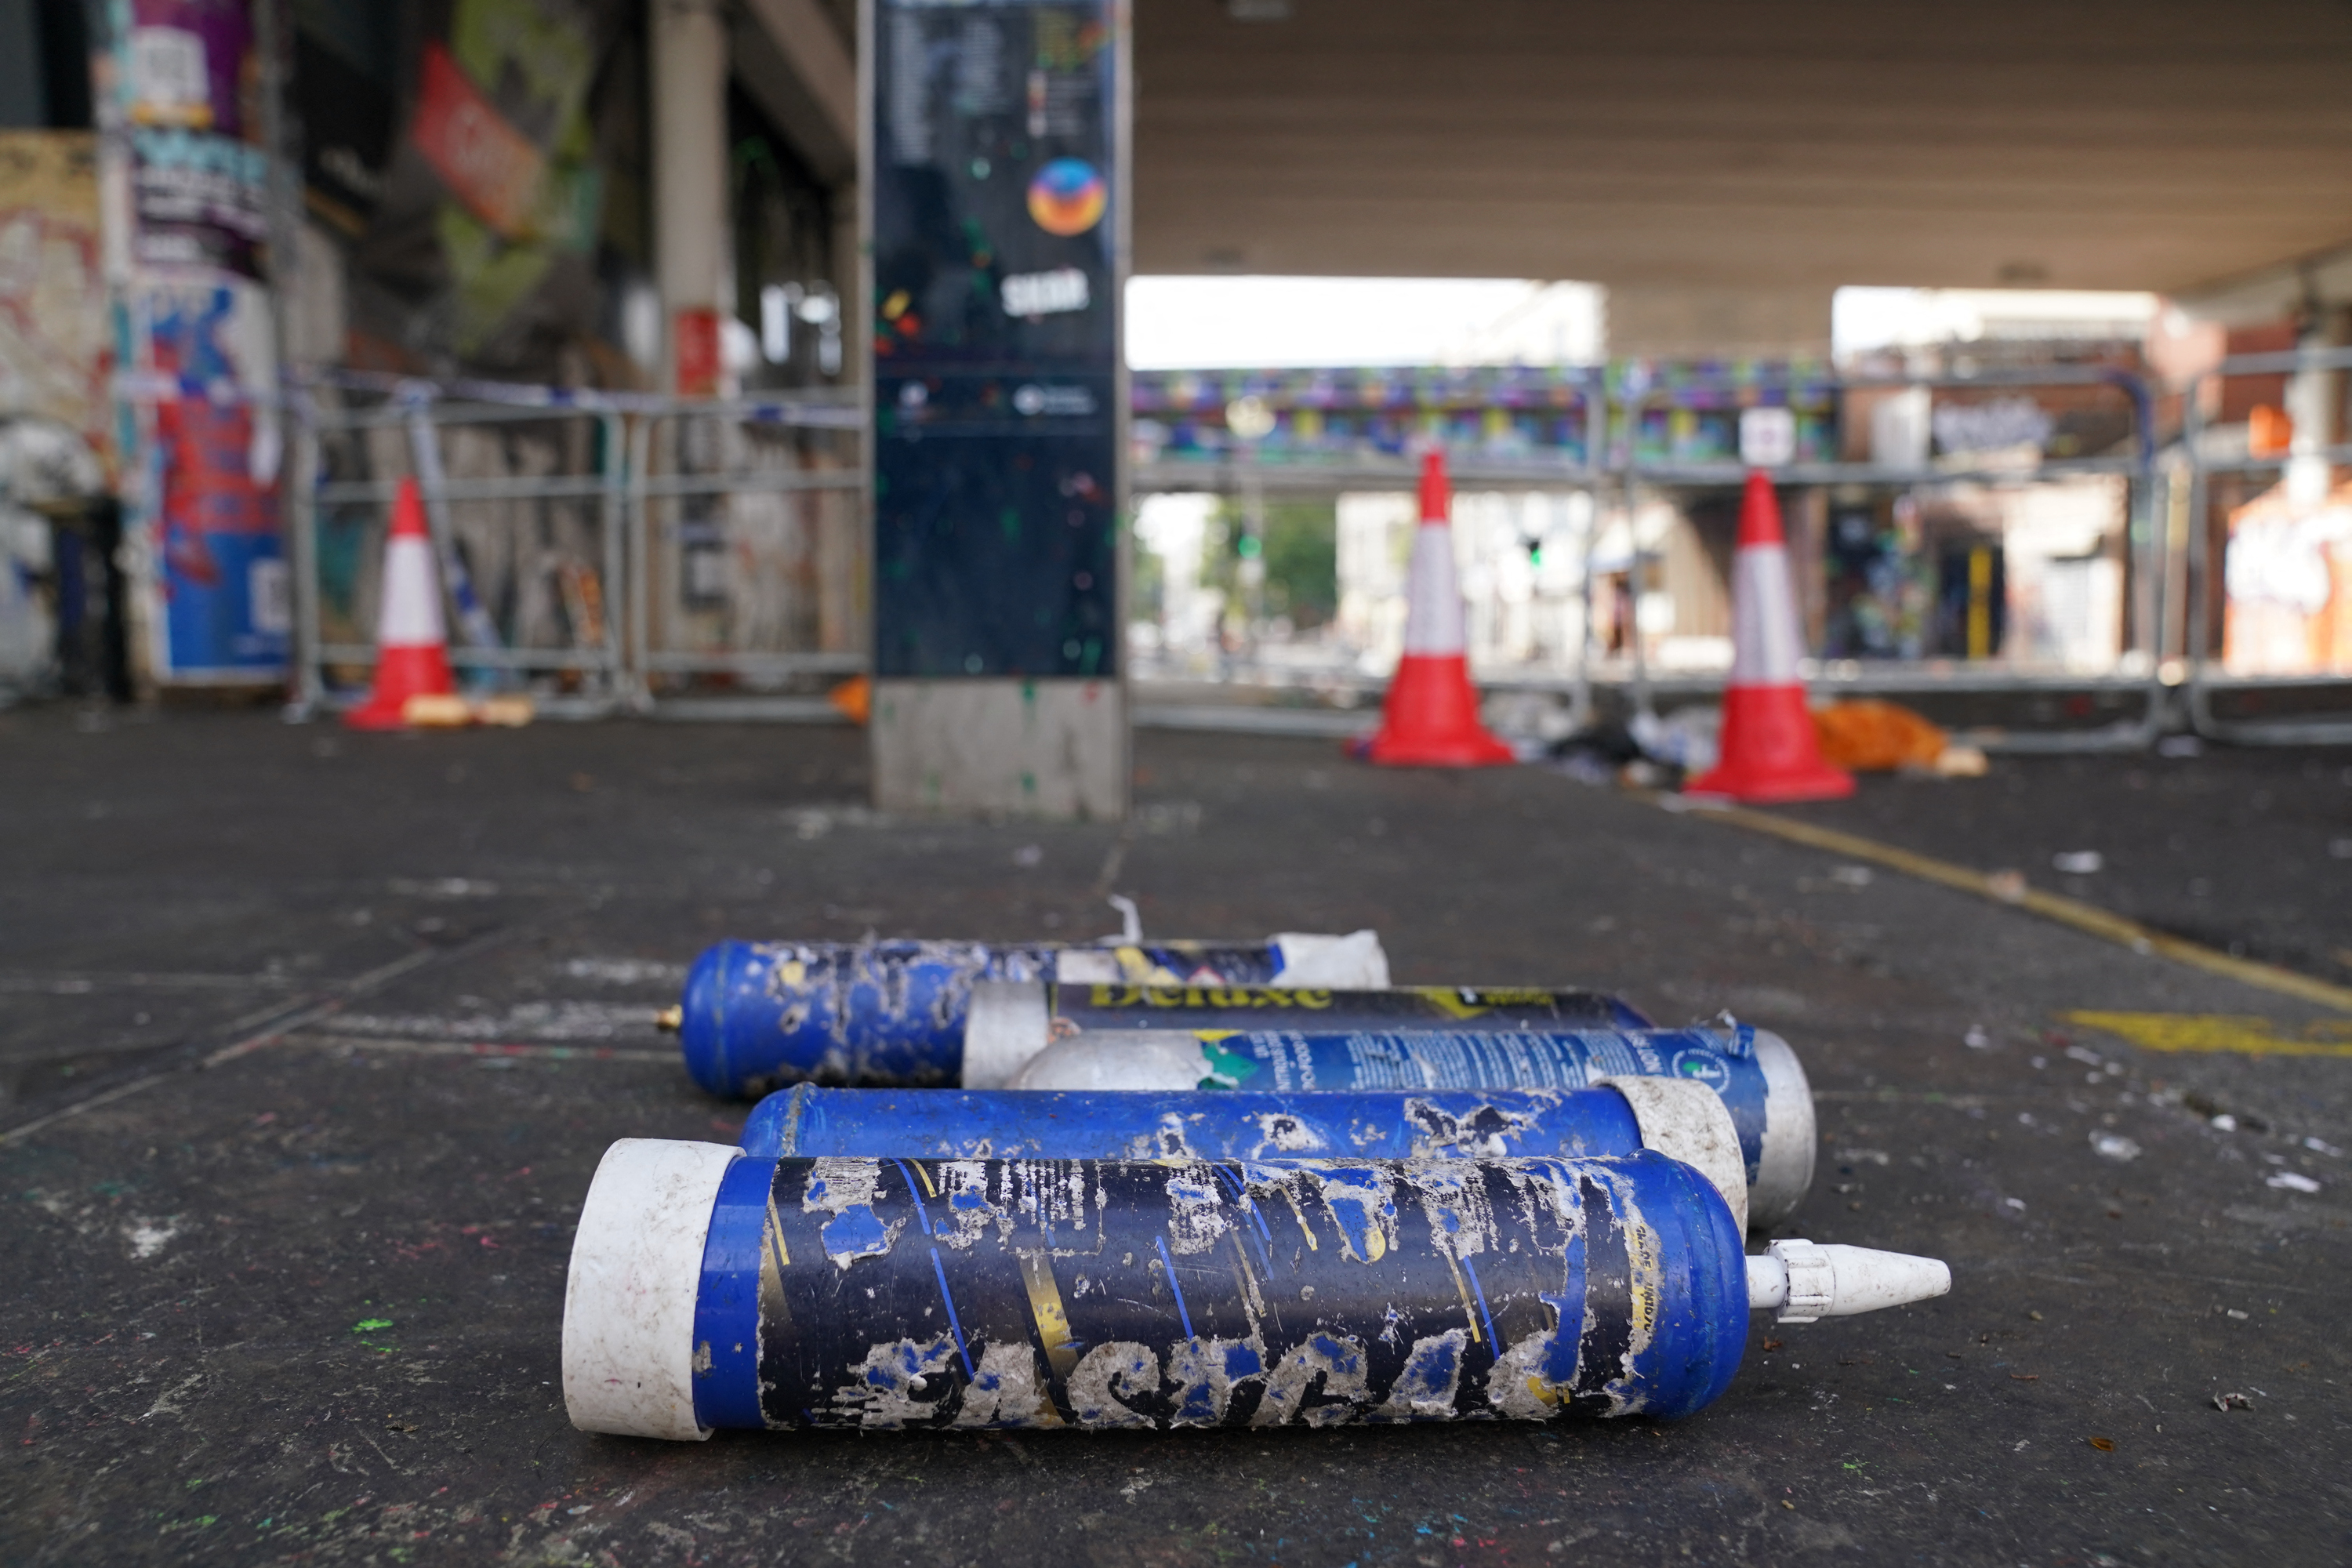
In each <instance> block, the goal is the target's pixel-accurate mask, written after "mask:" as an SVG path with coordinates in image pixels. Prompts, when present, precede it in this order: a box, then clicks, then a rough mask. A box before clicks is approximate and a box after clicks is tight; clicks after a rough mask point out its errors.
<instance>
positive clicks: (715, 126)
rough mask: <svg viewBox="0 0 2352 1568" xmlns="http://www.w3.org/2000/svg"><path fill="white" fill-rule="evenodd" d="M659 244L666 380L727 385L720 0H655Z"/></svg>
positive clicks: (704, 389) (699, 391) (705, 386)
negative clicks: (722, 340) (723, 370)
mask: <svg viewBox="0 0 2352 1568" xmlns="http://www.w3.org/2000/svg"><path fill="white" fill-rule="evenodd" d="M650 7H651V9H650V14H649V16H648V17H647V30H648V32H649V33H650V34H651V36H652V39H653V99H654V116H653V118H654V125H653V132H654V148H653V152H654V169H653V184H654V189H653V197H654V247H655V275H656V279H657V280H658V282H659V285H660V289H661V301H662V322H663V331H662V341H663V354H662V365H663V377H662V379H663V385H664V387H665V389H666V390H668V391H672V392H678V393H684V394H687V395H692V396H707V395H710V394H712V393H715V392H716V391H718V389H719V374H720V364H719V322H720V321H722V320H724V319H725V317H726V316H727V315H728V314H730V313H731V311H732V301H731V300H730V299H729V298H728V285H729V273H730V258H731V257H732V255H733V247H732V245H731V244H730V238H729V234H728V223H727V21H726V17H725V16H724V14H723V13H722V11H721V9H720V6H719V0H650Z"/></svg>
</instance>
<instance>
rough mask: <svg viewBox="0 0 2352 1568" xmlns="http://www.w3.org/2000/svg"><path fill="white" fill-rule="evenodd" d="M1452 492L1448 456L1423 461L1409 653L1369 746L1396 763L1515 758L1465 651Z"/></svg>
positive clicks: (1380, 758)
mask: <svg viewBox="0 0 2352 1568" xmlns="http://www.w3.org/2000/svg"><path fill="white" fill-rule="evenodd" d="M1453 502H1454V497H1453V492H1452V490H1451V489H1450V488H1449V487H1448V486H1447V484H1446V482H1445V457H1444V454H1443V453H1440V452H1432V453H1430V454H1429V455H1428V456H1427V457H1425V458H1423V459H1422V460H1421V526H1420V527H1419V528H1417V529H1415V530H1414V531H1413V538H1412V567H1411V569H1410V574H1409V575H1408V576H1407V577H1406V579H1405V612H1404V658H1402V659H1401V660H1400V661H1399V662H1398V664H1397V672H1396V679H1394V680H1392V681H1391V682H1390V683H1389V698H1388V703H1387V705H1386V707H1385V708H1384V710H1382V712H1381V732H1380V733H1379V734H1377V735H1375V736H1373V737H1372V739H1371V742H1370V744H1369V745H1368V746H1366V747H1365V748H1364V755H1366V756H1367V757H1370V759H1371V760H1372V761H1373V762H1376V763H1388V764H1389V765H1391V766H1392V767H1434V768H1476V767H1486V766H1490V765H1492V764H1494V763H1508V762H1514V761H1516V760H1517V759H1516V758H1514V757H1513V756H1512V754H1511V748H1510V747H1508V746H1507V745H1505V744H1503V742H1500V741H1498V740H1496V739H1495V737H1494V736H1492V735H1490V734H1488V733H1487V732H1486V726H1485V725H1483V724H1481V723H1479V722H1478V693H1477V692H1476V691H1475V690H1474V689H1472V688H1471V685H1470V664H1469V660H1468V659H1467V658H1465V657H1464V654H1463V651H1462V590H1461V589H1460V588H1458V587H1456V586H1455V585H1454V530H1453V528H1452V527H1451V525H1449V524H1448V523H1447V521H1446V516H1447V514H1448V513H1449V512H1451V511H1452V510H1453Z"/></svg>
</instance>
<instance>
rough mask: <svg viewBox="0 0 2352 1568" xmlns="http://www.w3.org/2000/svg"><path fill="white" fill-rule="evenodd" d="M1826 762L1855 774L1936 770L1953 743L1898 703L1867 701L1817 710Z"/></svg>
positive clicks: (1815, 716) (1816, 725) (1816, 724)
mask: <svg viewBox="0 0 2352 1568" xmlns="http://www.w3.org/2000/svg"><path fill="white" fill-rule="evenodd" d="M1813 733H1814V734H1815V735H1816V736H1818V737H1819V738H1820V740H1821V744H1822V761H1823V762H1825V763H1829V764H1830V765H1831V766H1832V767H1840V768H1847V769H1850V770H1852V771H1853V772H1855V773H1886V772H1889V771H1891V770H1893V769H1895V768H1906V767H1907V768H1933V767H1935V766H1936V763H1937V759H1938V758H1940V757H1941V756H1943V754H1944V748H1945V746H1946V745H1947V744H1948V742H1949V740H1950V737H1949V736H1948V735H1946V734H1945V732H1944V731H1942V730H1941V729H1939V728H1937V726H1936V725H1934V724H1930V723H1929V722H1928V721H1927V720H1925V719H1923V718H1921V717H1920V716H1919V715H1918V714H1916V713H1914V712H1913V711H1911V710H1909V709H1908V708H1905V707H1903V706H1901V705H1899V704H1897V703H1893V702H1881V701H1877V700H1871V699H1864V700H1857V701H1850V702H1832V703H1831V704H1830V705H1829V706H1827V707H1826V708H1816V709H1814V710H1813Z"/></svg>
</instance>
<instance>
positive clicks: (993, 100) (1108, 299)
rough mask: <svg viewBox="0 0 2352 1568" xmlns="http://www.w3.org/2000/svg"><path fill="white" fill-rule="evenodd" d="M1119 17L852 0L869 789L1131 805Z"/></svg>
mask: <svg viewBox="0 0 2352 1568" xmlns="http://www.w3.org/2000/svg"><path fill="white" fill-rule="evenodd" d="M1127 26H1128V18H1127V11H1126V7H1125V5H1123V4H1122V3H1120V0H1006V3H1003V4H997V5H986V6H961V5H955V6H949V5H937V4H931V3H927V0H867V5H866V16H865V18H864V26H862V27H861V28H860V33H859V47H860V49H861V51H862V57H861V61H860V65H861V77H862V79H863V81H864V84H865V89H866V92H865V113H864V116H863V127H864V143H865V144H864V147H863V149H862V159H863V171H862V173H863V177H862V179H861V182H860V186H861V190H862V191H863V192H864V193H866V204H867V205H866V235H867V237H868V238H869V242H870V245H869V255H870V257H871V272H870V278H869V281H870V289H869V290H868V294H867V298H866V310H865V343H866V350H867V352H868V353H870V355H871V357H872V371H873V374H872V377H871V379H870V382H869V384H870V386H871V387H872V389H873V403H872V441H871V451H872V454H873V456H872V464H873V483H874V491H873V494H874V509H875V510H874V567H875V587H874V623H875V647H874V671H875V693H874V704H873V721H872V732H873V747H874V777H875V794H876V796H877V804H878V805H880V806H881V807H882V808H883V809H885V810H890V811H900V812H945V813H975V812H985V813H999V812H1007V813H1013V814H1018V815H1026V816H1050V817H1063V818H1093V819H1102V818H1110V817H1118V816H1123V815H1125V812H1126V809H1127V782H1128V761H1127V758H1128V704H1127V691H1126V686H1125V680H1124V669H1125V661H1124V659H1123V658H1122V657H1121V651H1122V650H1121V646H1120V639H1121V636H1122V626H1123V621H1124V617H1123V616H1122V614H1121V598H1120V579H1121V571H1120V554H1121V528H1122V519H1123V516H1124V513H1125V510H1126V495H1125V485H1124V481H1123V479H1122V475H1123V472H1124V469H1125V466H1126V464H1125V457H1126V452H1125V427H1126V419H1125V413H1126V405H1127V395H1126V375H1125V370H1124V368H1123V365H1122V363H1121V355H1120V344H1119V322H1120V289H1121V285H1122V283H1123V281H1124V279H1125V277H1126V271H1127V265H1126V256H1127V246H1126V241H1125V236H1126V233H1127V207H1128V195H1127V186H1126V181H1125V178H1124V171H1125V158H1126V153H1125V147H1126V142H1127V125H1128V119H1129V116H1128V112H1127V96H1126V94H1127V89H1126V83H1127V64H1126V61H1127V47H1128V41H1127V40H1128V35H1127Z"/></svg>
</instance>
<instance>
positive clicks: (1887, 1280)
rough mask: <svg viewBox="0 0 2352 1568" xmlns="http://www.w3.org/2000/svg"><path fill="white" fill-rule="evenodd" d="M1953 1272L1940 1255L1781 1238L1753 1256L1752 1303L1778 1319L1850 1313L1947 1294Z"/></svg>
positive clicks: (1796, 1320) (1750, 1273)
mask: <svg viewBox="0 0 2352 1568" xmlns="http://www.w3.org/2000/svg"><path fill="white" fill-rule="evenodd" d="M1951 1289H1952V1271H1951V1269H1950V1268H1948V1266H1947V1265H1946V1264H1945V1263H1944V1262H1943V1260H1942V1259H1940V1258H1914V1257H1912V1256H1911V1255H1910V1254H1909V1253H1906V1252H1880V1251H1878V1250H1877V1249H1876V1248H1874V1247H1835V1246H1831V1247H1816V1246H1814V1245H1813V1244H1812V1243H1811V1242H1810V1241H1776V1242H1774V1243H1773V1244H1772V1245H1771V1246H1770V1247H1767V1248H1766V1249H1765V1250H1764V1252H1763V1254H1762V1255H1761V1256H1760V1257H1756V1258H1749V1259H1748V1310H1750V1311H1755V1312H1760V1311H1765V1310H1769V1311H1771V1313H1772V1314H1773V1320H1772V1321H1775V1322H1779V1323H1810V1322H1811V1321H1814V1320H1815V1319H1817V1318H1851V1317H1853V1315H1854V1314H1855V1313H1857V1312H1875V1311H1877V1310H1879V1309H1881V1308H1882V1307H1900V1306H1902V1305H1904V1304H1905V1303H1906V1302H1909V1301H1926V1300H1931V1299H1933V1298H1935V1297H1937V1296H1942V1295H1945V1294H1948V1292H1949V1291H1950V1290H1951Z"/></svg>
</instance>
